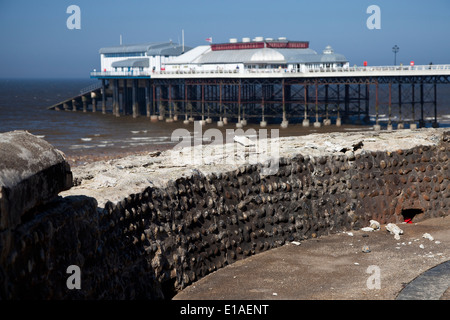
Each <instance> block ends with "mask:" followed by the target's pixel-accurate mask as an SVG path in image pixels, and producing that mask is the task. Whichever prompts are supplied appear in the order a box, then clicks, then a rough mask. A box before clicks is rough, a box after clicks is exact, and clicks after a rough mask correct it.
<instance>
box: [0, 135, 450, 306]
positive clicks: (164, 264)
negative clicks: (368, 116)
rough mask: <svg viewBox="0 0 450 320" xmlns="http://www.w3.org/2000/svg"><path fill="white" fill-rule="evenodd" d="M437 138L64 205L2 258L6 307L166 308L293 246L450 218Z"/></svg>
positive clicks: (447, 174)
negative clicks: (74, 277) (73, 276)
mask: <svg viewBox="0 0 450 320" xmlns="http://www.w3.org/2000/svg"><path fill="white" fill-rule="evenodd" d="M441 138H442V139H441V141H439V142H437V143H436V145H433V146H416V147H414V148H411V149H406V150H398V151H396V152H382V151H377V152H362V153H360V154H356V155H354V154H352V153H351V152H350V153H347V155H344V154H342V155H333V156H318V157H311V156H308V155H295V156H292V157H289V158H286V157H285V158H281V159H280V167H279V171H278V173H277V174H276V175H273V176H266V177H262V176H261V175H260V172H261V165H247V166H243V167H241V168H239V169H238V170H235V171H230V172H225V173H217V174H214V173H213V174H208V175H207V176H204V175H202V174H201V173H197V174H193V175H192V176H188V177H182V178H179V179H176V180H175V181H170V182H169V184H168V185H167V187H165V188H153V187H148V188H147V189H145V190H144V191H143V192H139V193H134V194H130V195H129V196H128V197H127V198H125V199H123V200H122V201H119V202H117V203H113V202H107V203H106V205H105V207H104V208H98V207H97V203H96V201H95V199H93V198H89V197H66V198H60V199H58V200H57V201H55V202H54V203H52V204H50V205H49V207H48V208H46V209H45V210H42V212H41V213H40V214H39V215H38V216H35V217H34V219H32V220H31V221H28V222H27V223H24V224H21V225H20V226H18V227H17V228H16V230H15V232H14V236H13V237H12V238H11V239H12V240H11V241H12V243H13V245H11V246H10V250H9V251H8V252H4V251H2V259H3V260H2V264H1V269H0V271H1V272H0V282H2V283H5V285H4V286H3V287H2V291H1V297H5V298H17V297H19V298H20V297H38V298H54V299H72V298H74V299H106V298H109V299H111V298H112V299H136V298H150V299H161V298H170V297H171V295H172V294H173V292H174V291H176V290H180V289H182V288H184V287H186V286H187V285H189V284H192V283H193V282H195V281H197V280H198V279H200V278H201V277H203V276H205V275H207V274H208V273H210V272H212V271H214V270H217V269H219V268H221V267H224V266H226V265H229V264H231V263H233V262H235V261H237V260H240V259H245V258H246V257H248V256H251V255H254V254H257V253H259V252H262V251H265V250H269V249H271V248H276V247H279V246H282V245H284V244H285V243H286V242H288V241H294V240H297V241H301V240H303V239H307V238H311V237H318V236H321V235H326V234H330V233H335V232H339V231H347V230H352V229H359V228H361V227H365V226H368V222H369V220H371V219H375V220H377V221H379V222H380V223H382V224H384V223H388V222H394V223H399V222H402V221H403V220H404V214H405V212H408V213H410V212H411V210H413V211H412V212H414V213H415V214H416V216H415V217H414V221H419V220H420V219H427V218H432V217H439V216H445V215H448V213H449V208H450V170H449V157H450V134H449V133H444V134H443V135H442V137H441ZM0 235H1V234H0ZM2 242H3V239H2ZM5 261H6V263H5ZM69 265H78V266H79V267H80V268H81V271H82V274H81V277H82V288H81V290H69V289H67V287H66V286H65V281H66V279H67V278H68V277H69V275H68V274H66V273H65V272H66V268H67V266H69Z"/></svg>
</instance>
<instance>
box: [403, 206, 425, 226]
mask: <svg viewBox="0 0 450 320" xmlns="http://www.w3.org/2000/svg"><path fill="white" fill-rule="evenodd" d="M422 215H423V209H403V210H402V216H403V220H404V221H405V222H406V223H412V222H413V220H414V218H416V220H417V216H422Z"/></svg>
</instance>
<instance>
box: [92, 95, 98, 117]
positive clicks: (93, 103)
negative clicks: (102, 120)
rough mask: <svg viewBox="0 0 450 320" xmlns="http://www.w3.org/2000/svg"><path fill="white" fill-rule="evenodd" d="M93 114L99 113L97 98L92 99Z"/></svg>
mask: <svg viewBox="0 0 450 320" xmlns="http://www.w3.org/2000/svg"><path fill="white" fill-rule="evenodd" d="M92 112H93V113H96V112H97V99H96V98H92Z"/></svg>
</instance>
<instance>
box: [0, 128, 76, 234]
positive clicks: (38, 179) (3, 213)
mask: <svg viewBox="0 0 450 320" xmlns="http://www.w3.org/2000/svg"><path fill="white" fill-rule="evenodd" d="M0 159H1V160H0V231H2V230H5V229H12V228H14V227H15V226H17V225H18V224H20V223H22V222H23V221H22V220H23V217H24V215H25V214H27V213H28V212H30V211H31V210H32V209H33V208H36V207H37V206H39V205H43V204H45V203H47V202H49V201H51V200H52V199H54V198H55V197H57V196H58V194H59V193H60V192H61V191H64V190H68V189H70V188H71V187H72V183H73V182H72V180H73V179H72V172H71V170H70V166H69V164H68V163H67V162H66V160H65V158H64V155H63V153H62V152H61V151H59V150H57V149H55V148H54V147H53V146H52V145H50V144H49V143H48V142H46V141H45V140H43V139H39V138H38V137H36V136H34V135H32V134H30V133H28V132H26V131H12V132H6V133H1V134H0Z"/></svg>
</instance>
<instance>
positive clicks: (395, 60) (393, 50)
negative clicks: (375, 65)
mask: <svg viewBox="0 0 450 320" xmlns="http://www.w3.org/2000/svg"><path fill="white" fill-rule="evenodd" d="M399 50H400V48H399V47H398V46H397V45H395V46H394V47H393V48H392V52H394V65H395V66H396V65H397V52H398V51H399Z"/></svg>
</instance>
